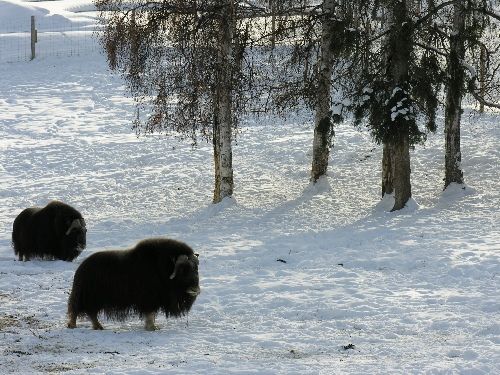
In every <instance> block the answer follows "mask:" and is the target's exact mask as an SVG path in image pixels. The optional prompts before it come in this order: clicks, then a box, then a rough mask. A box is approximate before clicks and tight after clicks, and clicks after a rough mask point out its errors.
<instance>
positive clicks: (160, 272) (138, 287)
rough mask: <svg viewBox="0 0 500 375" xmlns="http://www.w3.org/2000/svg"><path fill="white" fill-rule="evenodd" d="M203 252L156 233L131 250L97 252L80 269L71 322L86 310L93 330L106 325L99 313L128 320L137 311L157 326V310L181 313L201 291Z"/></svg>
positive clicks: (70, 309) (151, 326)
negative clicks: (200, 270) (199, 273)
mask: <svg viewBox="0 0 500 375" xmlns="http://www.w3.org/2000/svg"><path fill="white" fill-rule="evenodd" d="M198 264H199V261H198V256H197V254H194V253H193V250H192V249H191V248H190V247H189V246H188V245H186V244H184V243H182V242H179V241H175V240H172V239H167V238H152V239H147V240H143V241H141V242H139V243H138V244H137V245H136V246H135V247H134V248H132V249H127V250H107V251H101V252H97V253H94V254H92V255H91V256H89V257H88V258H87V259H85V260H84V261H83V262H82V263H81V264H80V266H79V267H78V269H77V270H76V273H75V277H74V280H73V288H72V290H71V294H70V296H69V301H68V318H69V321H68V327H69V328H75V327H76V319H77V318H78V317H81V316H83V315H87V316H88V317H89V318H90V320H91V321H92V327H93V328H94V329H103V328H102V326H101V324H100V323H99V321H98V320H97V316H98V314H99V313H104V314H105V315H106V316H107V317H108V318H112V319H118V320H124V319H125V318H126V317H127V316H129V315H130V314H132V313H135V314H139V316H141V317H144V318H145V320H146V329H147V330H154V329H155V326H154V320H155V316H156V314H157V313H158V311H162V312H163V313H164V314H165V315H166V316H167V317H169V316H174V317H178V316H182V315H184V314H187V313H188V312H189V310H190V309H191V306H192V305H193V303H194V301H195V299H196V297H197V296H198V294H199V293H200V286H199V277H198Z"/></svg>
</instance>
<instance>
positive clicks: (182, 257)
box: [170, 254, 188, 280]
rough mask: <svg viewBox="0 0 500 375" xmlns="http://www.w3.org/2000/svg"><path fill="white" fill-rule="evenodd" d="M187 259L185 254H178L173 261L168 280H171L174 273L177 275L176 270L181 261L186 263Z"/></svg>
mask: <svg viewBox="0 0 500 375" xmlns="http://www.w3.org/2000/svg"><path fill="white" fill-rule="evenodd" d="M187 261H188V256H187V255H184V254H183V255H179V256H178V257H177V260H176V261H175V265H174V272H172V274H171V275H170V280H172V279H173V278H174V277H175V276H176V275H177V270H178V269H179V267H180V265H181V264H183V263H186V262H187Z"/></svg>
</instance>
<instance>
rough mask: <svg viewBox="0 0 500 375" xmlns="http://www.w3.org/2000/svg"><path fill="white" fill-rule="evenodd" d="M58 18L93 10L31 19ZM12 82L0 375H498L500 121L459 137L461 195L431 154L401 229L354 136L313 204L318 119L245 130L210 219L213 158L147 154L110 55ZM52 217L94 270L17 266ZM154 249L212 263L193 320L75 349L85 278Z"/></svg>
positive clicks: (107, 334)
mask: <svg viewBox="0 0 500 375" xmlns="http://www.w3.org/2000/svg"><path fill="white" fill-rule="evenodd" d="M56 3H57V7H59V8H57V9H60V10H63V9H66V10H67V9H70V10H71V7H77V5H78V1H77V0H75V1H66V0H64V1H59V2H41V3H36V4H33V3H31V6H33V5H34V6H37V7H39V8H42V9H50V10H52V12H54V9H56V8H54V7H55V4H56ZM5 4H7V3H6V1H5V0H0V15H1V17H3V16H5V13H4V10H6V9H8V8H6V5H5ZM64 4H66V7H65V6H64ZM81 4H82V6H87V5H88V4H89V2H83V1H82V2H81ZM16 6H17V8H16V9H17V10H16V14H18V13H17V12H21V11H22V12H24V11H25V9H23V7H26V5H25V3H16ZM28 6H30V5H28ZM82 9H84V8H82ZM27 13H29V12H27ZM13 14H14V13H12V15H13ZM46 14H53V13H48V12H46ZM65 17H67V15H65ZM0 33H1V31H0ZM0 36H1V35H0ZM0 52H1V51H0ZM0 77H1V79H0V176H1V179H0V202H1V204H0V373H1V374H4V373H5V374H6V373H23V374H28V373H37V372H39V373H45V372H56V373H75V374H78V373H98V374H101V373H108V374H117V373H126V374H142V373H172V374H195V373H198V374H332V373H338V374H341V373H350V374H386V373H415V374H420V373H432V374H435V373H438V374H455V373H463V374H497V373H500V292H499V286H500V280H499V278H500V275H499V274H500V262H499V252H500V225H499V223H500V209H499V207H500V171H499V168H500V126H499V123H500V116H499V115H495V114H493V113H488V114H485V115H482V116H478V115H475V116H470V115H469V114H468V112H466V114H465V115H464V117H463V122H464V124H463V138H462V147H463V167H464V171H465V179H466V181H467V186H466V187H464V188H462V187H459V186H453V187H451V188H450V189H448V190H447V191H445V192H442V185H443V181H442V177H443V170H442V168H443V163H444V162H443V139H444V137H443V134H442V131H438V132H437V134H435V135H430V136H429V140H428V142H427V143H426V144H425V146H417V147H416V149H415V151H413V152H412V172H413V173H412V182H413V196H414V201H412V202H411V205H410V207H408V208H406V209H404V210H403V211H401V212H397V213H389V212H386V209H387V202H380V200H379V190H380V189H379V185H380V159H381V152H380V147H378V146H376V145H375V144H373V143H372V142H371V139H370V136H369V134H368V133H367V132H365V131H360V130H356V129H354V128H352V127H351V126H350V124H348V123H345V124H342V125H340V126H339V127H338V128H337V131H336V139H335V148H334V150H333V152H332V154H331V159H330V165H331V168H330V172H329V176H328V177H327V178H326V179H324V180H323V181H321V182H320V183H319V184H318V186H316V187H311V186H309V185H308V171H309V163H310V158H311V152H310V150H311V144H312V129H311V123H310V122H309V121H308V118H307V117H304V116H302V117H301V116H290V118H288V119H287V120H286V121H279V120H277V119H275V118H270V117H269V118H268V117H260V118H252V117H250V118H248V119H245V121H244V122H243V124H242V127H241V129H240V132H239V134H238V136H237V143H236V144H235V147H234V168H235V183H236V192H235V197H234V198H235V199H234V200H226V201H223V202H222V203H221V204H218V205H212V204H211V203H210V202H211V198H212V187H213V176H212V150H211V145H210V144H209V143H206V142H203V141H201V142H200V143H199V145H198V147H196V148H194V149H193V148H192V147H191V146H190V144H189V142H188V141H179V140H176V139H172V138H168V137H165V136H150V137H142V138H137V137H136V136H135V134H134V133H133V132H132V130H131V129H130V125H131V123H130V121H131V116H132V114H133V103H132V101H131V100H130V99H127V98H126V97H125V89H124V87H123V82H122V81H121V79H120V78H119V77H117V76H116V75H113V74H111V73H110V72H109V71H108V70H107V68H106V63H105V59H104V57H103V56H102V55H100V54H99V53H98V52H94V53H92V54H88V55H86V56H79V57H73V58H67V57H52V56H49V57H41V58H38V59H35V60H34V61H32V62H19V63H3V64H0ZM441 122H442V119H441ZM50 199H60V200H63V201H65V202H67V203H70V204H71V205H73V206H74V207H76V208H77V209H79V210H80V211H81V212H82V213H83V215H84V217H85V219H86V221H87V225H88V229H89V231H88V239H87V242H88V248H87V250H85V252H84V253H83V254H82V256H81V257H80V258H78V259H77V260H76V261H75V262H73V263H67V262H61V261H52V262H47V261H45V262H44V261H30V262H19V261H17V260H16V259H15V256H14V253H13V251H12V249H11V246H10V236H11V230H12V222H13V220H14V218H15V217H16V215H17V214H18V213H19V212H20V211H21V210H22V209H23V208H25V207H28V206H32V205H45V204H46V203H47V202H48V201H49V200H50ZM150 236H169V237H173V238H177V239H181V240H183V241H185V242H187V243H188V244H190V245H191V246H192V247H193V248H194V249H195V250H196V251H197V252H199V253H200V261H201V264H200V276H201V281H200V283H201V288H202V294H201V295H200V296H199V298H198V300H197V301H196V303H195V305H194V307H193V309H192V311H191V313H190V314H189V316H188V318H187V319H186V318H185V319H179V320H173V319H169V320H167V319H165V318H164V317H161V318H159V320H158V325H159V328H160V329H159V330H157V331H155V332H146V331H144V329H143V323H142V322H141V321H140V320H139V319H138V318H131V319H129V320H127V321H126V322H124V323H122V322H116V321H107V320H105V319H102V323H103V325H104V327H105V328H106V329H105V330H104V331H93V330H91V329H90V323H89V322H88V321H85V320H82V321H79V322H78V324H79V328H77V329H74V330H69V329H67V328H66V316H65V313H66V303H67V298H68V293H69V290H70V287H71V282H72V278H73V274H74V271H75V269H76V268H77V267H78V264H79V263H81V261H82V260H83V259H85V258H86V257H87V256H88V255H90V254H92V253H93V252H95V251H99V250H102V249H108V248H124V247H127V246H131V245H133V244H134V243H136V242H137V241H138V240H140V239H143V238H147V237H150Z"/></svg>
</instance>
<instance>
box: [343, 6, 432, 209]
mask: <svg viewBox="0 0 500 375" xmlns="http://www.w3.org/2000/svg"><path fill="white" fill-rule="evenodd" d="M381 3H382V7H381V8H380V9H379V10H377V9H374V11H373V14H378V13H383V15H384V16H383V17H381V22H380V23H379V27H378V32H379V33H378V34H376V35H375V37H373V36H372V35H366V34H365V36H364V40H365V43H368V44H370V50H371V52H372V55H373V57H372V58H371V59H367V60H366V61H361V63H363V64H364V65H365V66H364V67H363V70H362V74H360V76H359V77H358V78H357V79H356V80H357V86H358V90H357V92H356V93H355V94H354V98H353V101H354V102H355V105H354V114H355V118H356V123H358V124H360V123H361V121H363V120H364V118H365V117H366V116H368V121H367V126H368V127H369V128H370V129H371V131H372V134H373V136H374V138H375V140H376V141H377V142H379V143H382V144H383V145H384V150H383V158H382V195H383V196H384V195H386V194H392V193H394V198H395V202H394V206H393V208H392V210H393V211H394V210H399V209H401V208H403V207H404V206H405V205H406V203H407V202H408V200H409V199H410V197H411V181H410V173H411V168H410V147H411V146H412V145H414V144H415V143H418V142H421V141H423V140H424V139H425V133H424V132H423V131H422V130H420V129H419V127H418V124H417V119H418V118H419V117H422V116H424V117H426V118H427V128H428V129H429V128H433V127H435V123H434V121H435V115H434V113H435V110H436V105H435V102H437V100H436V99H435V95H437V87H436V86H435V84H434V83H433V82H436V80H434V81H432V78H434V77H432V75H433V74H434V72H435V68H434V66H433V65H435V58H434V56H433V55H432V54H430V53H429V51H427V50H425V51H424V52H423V53H419V52H418V51H417V48H416V47H417V44H416V32H417V30H416V29H415V21H414V18H413V17H412V15H411V13H410V10H409V3H410V2H409V1H407V0H402V1H399V0H387V1H383V2H381ZM418 11H419V12H420V9H419V10H418ZM424 70H427V71H425V74H430V75H431V76H429V77H425V76H423V75H424V74H423V73H424ZM429 78H430V79H431V80H429ZM438 84H439V81H437V83H436V85H438Z"/></svg>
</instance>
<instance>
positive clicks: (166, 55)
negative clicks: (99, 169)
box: [96, 0, 253, 203]
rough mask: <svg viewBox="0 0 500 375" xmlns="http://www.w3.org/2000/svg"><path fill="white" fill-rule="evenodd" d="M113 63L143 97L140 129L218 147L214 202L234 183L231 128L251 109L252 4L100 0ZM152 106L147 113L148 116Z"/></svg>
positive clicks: (228, 0) (228, 193) (135, 93)
mask: <svg viewBox="0 0 500 375" xmlns="http://www.w3.org/2000/svg"><path fill="white" fill-rule="evenodd" d="M96 6H97V9H98V10H99V11H101V18H102V19H103V22H104V32H103V34H102V35H101V41H102V44H103V46H104V47H105V50H106V53H107V58H108V62H109V65H110V67H111V68H112V69H115V70H120V71H121V73H122V75H123V77H124V78H125V80H126V82H127V84H128V87H129V89H130V91H131V94H132V96H133V97H134V98H135V99H136V101H137V116H136V119H135V122H134V128H135V130H136V131H137V133H138V134H144V133H152V132H162V133H169V132H172V131H173V132H176V133H179V134H181V135H182V136H189V137H191V138H192V140H193V142H194V143H196V142H197V137H198V136H199V135H202V136H203V137H205V138H206V139H210V138H211V139H212V142H213V147H214V170H215V187H214V199H213V201H214V203H216V202H219V201H221V200H222V199H223V198H224V197H228V196H231V195H232V194H233V189H234V180H233V168H232V131H233V129H234V128H235V127H236V126H237V122H238V115H239V114H241V113H243V112H245V109H246V100H247V94H248V91H246V89H248V88H249V82H250V81H249V76H250V73H248V74H247V73H246V71H245V69H244V67H248V66H251V64H246V65H244V64H243V61H244V58H245V48H246V43H247V42H248V40H249V32H248V21H247V17H246V15H247V14H248V13H251V12H252V11H253V8H252V7H251V6H244V7H243V6H240V4H239V3H237V2H236V1H234V0H207V1H203V2H200V1H196V0H165V1H161V2H160V1H159V2H155V1H153V2H151V1H148V0H137V1H135V2H133V3H130V4H129V3H127V4H125V3H123V2H122V1H121V0H97V1H96ZM145 113H146V115H145Z"/></svg>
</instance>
